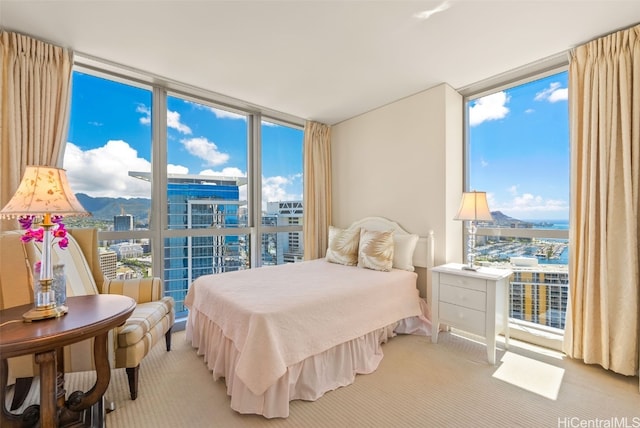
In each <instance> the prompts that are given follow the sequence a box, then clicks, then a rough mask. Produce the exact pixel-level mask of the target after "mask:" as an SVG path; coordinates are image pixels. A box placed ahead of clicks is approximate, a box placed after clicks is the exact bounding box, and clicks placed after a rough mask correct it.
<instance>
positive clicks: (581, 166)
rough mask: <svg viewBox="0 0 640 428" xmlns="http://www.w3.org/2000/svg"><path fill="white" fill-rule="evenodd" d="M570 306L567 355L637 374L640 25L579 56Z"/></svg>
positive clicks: (573, 67)
mask: <svg viewBox="0 0 640 428" xmlns="http://www.w3.org/2000/svg"><path fill="white" fill-rule="evenodd" d="M569 114H570V123H571V125H570V126H571V168H572V181H571V210H572V212H571V228H570V254H571V258H570V260H569V275H570V284H571V289H570V293H569V296H570V302H569V310H568V312H567V325H566V328H565V343H564V351H565V352H566V353H567V355H569V356H570V357H573V358H579V359H583V360H584V362H585V363H594V364H600V365H601V366H602V367H604V368H606V369H610V370H613V371H615V372H618V373H621V374H624V375H635V374H636V373H637V371H638V365H639V361H638V343H639V334H640V327H639V323H640V319H639V315H638V313H639V310H640V285H639V277H638V275H639V271H638V262H639V259H638V255H639V252H638V246H639V245H640V228H639V223H638V191H639V186H640V174H639V170H640V25H639V26H635V27H633V28H630V29H627V30H624V31H619V32H616V33H614V34H611V35H608V36H606V37H602V38H600V39H597V40H594V41H591V42H589V43H587V44H585V45H583V46H580V47H577V48H575V49H574V50H573V51H572V52H571V61H570V65H569Z"/></svg>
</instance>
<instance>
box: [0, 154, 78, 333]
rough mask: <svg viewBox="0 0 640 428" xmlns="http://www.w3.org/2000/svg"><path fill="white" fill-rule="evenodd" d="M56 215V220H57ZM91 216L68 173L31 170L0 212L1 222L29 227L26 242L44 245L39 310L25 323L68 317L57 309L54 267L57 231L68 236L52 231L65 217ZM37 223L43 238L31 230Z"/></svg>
mask: <svg viewBox="0 0 640 428" xmlns="http://www.w3.org/2000/svg"><path fill="white" fill-rule="evenodd" d="M52 214H53V215H54V216H55V218H54V219H53V220H52ZM89 215H90V214H89V213H88V212H87V211H86V210H85V209H84V208H83V207H82V205H81V204H80V202H78V199H77V198H76V197H75V195H74V194H73V192H72V191H71V188H70V187H69V183H68V181H67V175H66V172H65V170H64V169H61V168H53V167H48V166H27V168H26V170H25V173H24V175H23V176H22V181H21V182H20V185H19V186H18V189H17V190H16V192H15V194H14V195H13V197H12V198H11V200H10V201H9V202H8V203H7V204H6V205H5V206H4V208H2V210H0V218H19V220H20V223H21V225H22V226H23V227H24V226H25V225H26V224H27V223H28V226H29V230H28V231H27V233H28V234H29V235H28V236H25V238H26V239H23V241H25V242H28V241H29V240H31V239H35V240H37V241H40V240H41V241H42V257H41V263H40V279H39V284H38V285H36V284H34V287H35V288H36V293H35V302H34V304H35V307H34V308H33V309H32V310H30V311H28V312H27V313H25V314H24V315H23V318H24V320H25V321H29V322H30V321H36V320H42V319H47V318H55V317H59V316H62V315H64V314H65V313H66V311H67V308H66V307H62V308H61V307H58V306H57V305H56V298H55V292H54V290H53V287H52V283H53V269H52V265H51V245H52V241H53V236H52V235H53V233H55V232H56V231H58V232H59V233H66V231H65V230H64V228H62V229H61V228H60V226H59V225H58V227H57V228H56V229H55V231H52V229H53V228H54V226H55V225H56V224H57V223H59V221H60V219H61V218H62V216H89ZM21 217H22V218H21ZM25 217H28V218H25ZM40 217H41V220H40V219H39V218H40ZM34 219H37V220H35V223H38V222H39V223H40V226H41V227H42V235H41V237H40V234H39V233H40V232H39V231H33V230H31V223H32V222H34ZM54 221H55V222H54Z"/></svg>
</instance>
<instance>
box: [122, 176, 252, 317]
mask: <svg viewBox="0 0 640 428" xmlns="http://www.w3.org/2000/svg"><path fill="white" fill-rule="evenodd" d="M129 175H130V176H132V177H136V178H138V179H141V180H147V181H148V180H150V173H148V172H134V171H130V172H129ZM246 184H247V179H246V177H226V176H213V175H192V174H168V176H167V194H168V207H167V214H168V227H169V229H206V228H212V229H229V228H234V227H235V228H237V227H243V226H246V225H247V219H246V215H245V213H246V210H244V209H241V208H242V207H244V206H246V202H245V201H240V200H239V197H240V186H243V185H246ZM248 251H249V243H248V239H247V237H246V236H245V235H224V234H217V233H216V234H213V233H212V234H211V235H209V236H185V237H172V238H167V239H166V241H165V249H164V264H163V266H164V272H163V278H164V285H165V292H166V293H167V294H169V295H171V296H173V298H174V299H175V301H176V313H177V314H185V313H186V308H185V307H184V298H185V296H186V294H187V290H188V289H189V285H190V284H191V283H192V282H193V280H195V279H196V278H198V277H199V276H201V275H209V274H213V273H221V272H229V271H234V270H239V269H246V268H248V267H249V258H248Z"/></svg>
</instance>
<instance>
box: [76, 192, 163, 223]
mask: <svg viewBox="0 0 640 428" xmlns="http://www.w3.org/2000/svg"><path fill="white" fill-rule="evenodd" d="M76 198H78V201H80V203H81V204H82V206H83V207H84V209H86V210H87V211H89V212H90V213H91V214H92V216H93V218H95V219H99V220H108V221H111V222H112V221H113V217H114V216H117V215H122V214H130V215H132V216H133V218H134V222H135V223H137V224H139V223H142V224H148V223H149V212H150V210H151V199H145V198H130V199H126V198H94V197H92V196H89V195H86V194H84V193H77V194H76Z"/></svg>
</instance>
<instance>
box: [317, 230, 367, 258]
mask: <svg viewBox="0 0 640 428" xmlns="http://www.w3.org/2000/svg"><path fill="white" fill-rule="evenodd" d="M359 242H360V228H359V227H358V228H355V229H339V228H337V227H333V226H329V248H327V254H326V256H325V259H326V260H327V261H328V262H331V263H338V264H341V265H346V266H355V265H357V264H358V243H359Z"/></svg>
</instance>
